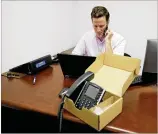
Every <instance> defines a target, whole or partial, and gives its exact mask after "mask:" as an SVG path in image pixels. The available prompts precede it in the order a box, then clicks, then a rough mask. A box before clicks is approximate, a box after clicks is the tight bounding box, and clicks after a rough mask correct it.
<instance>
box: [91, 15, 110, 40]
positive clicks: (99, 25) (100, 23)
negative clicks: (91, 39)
mask: <svg viewBox="0 0 158 134" xmlns="http://www.w3.org/2000/svg"><path fill="white" fill-rule="evenodd" d="M92 23H93V28H94V31H95V33H96V36H97V37H98V38H100V39H101V38H103V37H104V32H105V28H106V27H107V25H108V22H107V21H106V18H105V16H103V17H100V18H92Z"/></svg>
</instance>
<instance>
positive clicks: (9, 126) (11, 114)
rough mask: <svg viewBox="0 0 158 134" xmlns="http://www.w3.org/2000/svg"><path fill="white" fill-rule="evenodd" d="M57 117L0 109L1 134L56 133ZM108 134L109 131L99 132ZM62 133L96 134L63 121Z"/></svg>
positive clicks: (92, 130)
mask: <svg viewBox="0 0 158 134" xmlns="http://www.w3.org/2000/svg"><path fill="white" fill-rule="evenodd" d="M58 128H59V126H58V120H57V117H52V116H48V115H44V114H40V113H36V112H32V111H26V110H16V109H12V108H7V107H4V106H2V107H1V132H2V133H30V132H31V133H58V132H59V131H58ZM102 132H104V133H105V132H106V133H108V132H109V131H101V133H102ZM62 133H98V131H96V130H94V129H93V128H91V127H89V126H88V125H81V124H78V123H74V122H71V121H68V120H63V123H62Z"/></svg>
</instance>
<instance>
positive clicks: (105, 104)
mask: <svg viewBox="0 0 158 134" xmlns="http://www.w3.org/2000/svg"><path fill="white" fill-rule="evenodd" d="M119 98H120V97H118V96H115V95H113V94H111V93H109V92H106V93H105V95H104V96H103V101H102V102H100V103H99V104H98V105H96V106H95V107H92V108H91V109H89V110H90V111H92V112H93V113H94V114H96V115H100V114H102V113H104V112H105V111H106V110H107V109H108V108H109V107H110V106H112V105H113V103H115V102H116V101H117V100H118V99H119Z"/></svg>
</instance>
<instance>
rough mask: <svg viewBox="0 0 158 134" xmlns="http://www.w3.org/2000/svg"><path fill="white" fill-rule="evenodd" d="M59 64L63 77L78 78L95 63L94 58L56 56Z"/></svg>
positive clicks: (67, 55)
mask: <svg viewBox="0 0 158 134" xmlns="http://www.w3.org/2000/svg"><path fill="white" fill-rule="evenodd" d="M57 57H58V59H59V63H60V66H61V69H62V72H63V75H64V76H65V77H71V78H78V77H80V76H81V75H82V74H84V73H85V70H86V69H87V68H88V67H89V66H90V65H91V64H92V63H93V62H94V61H95V59H96V57H91V56H81V55H72V54H63V53H59V54H57Z"/></svg>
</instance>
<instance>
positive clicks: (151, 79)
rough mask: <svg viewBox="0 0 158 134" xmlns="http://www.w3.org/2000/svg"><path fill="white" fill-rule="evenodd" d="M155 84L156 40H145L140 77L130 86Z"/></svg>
mask: <svg viewBox="0 0 158 134" xmlns="http://www.w3.org/2000/svg"><path fill="white" fill-rule="evenodd" d="M150 83H157V39H150V40H147V47H146V53H145V58H144V66H143V70H142V76H138V77H136V78H135V79H134V81H133V82H132V84H131V85H140V84H150Z"/></svg>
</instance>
